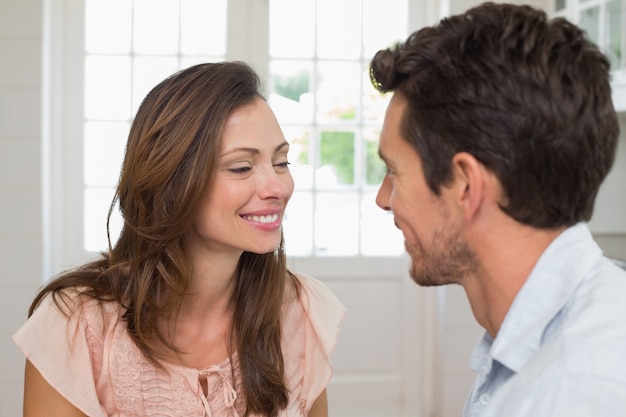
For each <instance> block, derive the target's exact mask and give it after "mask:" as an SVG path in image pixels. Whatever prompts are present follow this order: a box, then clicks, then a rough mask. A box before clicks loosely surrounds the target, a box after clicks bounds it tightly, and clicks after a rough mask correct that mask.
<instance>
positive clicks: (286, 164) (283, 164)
mask: <svg viewBox="0 0 626 417" xmlns="http://www.w3.org/2000/svg"><path fill="white" fill-rule="evenodd" d="M289 165H291V164H290V163H289V162H287V161H285V162H279V163H278V164H274V166H275V167H280V168H287V167H288V166H289Z"/></svg>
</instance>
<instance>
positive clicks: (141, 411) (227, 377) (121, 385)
mask: <svg viewBox="0 0 626 417" xmlns="http://www.w3.org/2000/svg"><path fill="white" fill-rule="evenodd" d="M121 327H122V326H119V325H118V326H117V329H116V331H115V333H118V332H123V330H122V329H121ZM119 336H120V337H116V338H115V339H116V341H115V343H112V345H111V351H110V356H109V359H108V362H109V377H110V380H111V384H112V395H113V402H114V404H115V405H114V407H113V408H114V409H117V410H118V411H120V412H121V415H122V416H124V417H126V416H128V417H130V416H159V417H190V416H208V417H239V416H240V415H242V414H243V413H244V410H245V403H244V401H242V400H241V399H239V398H238V396H237V389H238V388H240V384H239V380H240V378H239V366H238V361H237V359H236V357H234V358H233V363H234V366H233V367H232V368H231V363H230V361H229V360H225V361H223V362H222V363H220V364H217V365H211V366H209V367H207V368H206V369H203V370H201V371H199V370H197V369H193V368H186V367H183V366H177V365H169V364H166V365H165V367H166V370H165V371H163V370H160V369H158V368H156V367H155V366H154V365H152V364H151V363H150V362H148V361H147V360H146V359H145V357H144V356H143V355H142V354H141V352H140V351H139V349H138V348H137V347H136V346H135V345H134V344H133V343H132V341H131V340H130V338H128V337H124V336H123V335H119ZM233 371H234V377H235V382H234V383H233ZM203 382H206V384H205V386H206V394H205V392H204V389H203V386H202V385H203V384H202V383H203Z"/></svg>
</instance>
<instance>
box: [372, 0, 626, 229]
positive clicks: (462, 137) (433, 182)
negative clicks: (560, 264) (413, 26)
mask: <svg viewBox="0 0 626 417" xmlns="http://www.w3.org/2000/svg"><path fill="white" fill-rule="evenodd" d="M370 75H371V78H372V82H373V84H374V86H375V87H376V88H377V89H378V90H380V91H381V92H389V91H395V92H396V93H399V94H401V95H403V96H404V97H405V98H406V99H407V101H408V106H407V110H406V111H405V114H404V115H403V121H402V133H403V136H404V138H405V139H406V140H407V141H408V142H409V143H411V145H412V146H413V147H414V149H415V150H416V152H417V153H418V154H419V155H420V157H421V159H422V163H423V169H424V175H425V177H426V181H427V182H428V184H429V186H430V188H431V189H432V190H433V192H435V193H436V194H439V193H440V189H441V186H442V185H446V184H447V183H448V182H449V181H450V180H451V178H452V171H451V160H452V157H453V156H454V154H456V153H458V152H468V153H470V154H472V155H473V156H474V157H475V158H476V159H477V160H479V161H480V162H481V163H482V164H484V165H485V166H486V167H487V168H488V169H490V170H491V171H492V172H494V173H495V175H497V177H498V178H499V180H500V182H501V184H502V187H503V189H504V192H505V193H506V195H505V197H506V198H505V200H504V201H502V202H501V208H502V210H504V211H505V212H506V213H507V214H508V215H510V216H511V217H513V218H514V219H516V220H517V221H519V222H521V223H524V224H528V225H531V226H534V227H541V228H557V227H561V226H569V225H572V224H575V223H577V222H579V221H588V220H589V219H590V218H591V216H592V214H593V206H594V201H595V198H596V195H597V193H598V189H599V187H600V184H601V183H602V181H603V180H604V178H605V177H606V175H607V174H608V172H609V171H610V169H611V167H612V165H613V161H614V157H615V151H616V147H617V140H618V136H619V125H618V121H617V115H616V113H615V110H614V108H613V104H612V99H611V86H610V64H609V62H608V60H607V59H606V57H605V56H604V55H603V54H602V53H601V52H600V51H599V50H598V48H597V47H596V46H595V45H594V44H593V43H592V42H591V41H589V40H588V39H587V38H586V37H585V33H584V32H583V31H582V30H581V29H579V28H578V27H576V26H575V25H573V24H571V23H570V22H568V21H567V20H565V19H563V18H556V19H553V20H549V19H548V18H547V16H546V14H545V13H544V12H542V11H540V10H537V9H534V8H532V7H530V6H519V5H511V4H493V3H484V4H482V5H480V6H477V7H475V8H472V9H469V10H468V11H467V12H465V13H463V14H460V15H456V16H453V17H450V18H445V19H443V20H442V21H441V22H440V23H439V24H438V25H435V26H432V27H426V28H423V29H421V30H418V31H416V32H414V33H413V34H412V35H411V36H410V37H409V38H408V39H407V40H406V42H404V43H402V44H398V45H395V46H394V47H391V48H388V49H385V50H382V51H379V52H378V53H377V54H376V56H375V57H374V58H373V59H372V62H371V68H370Z"/></svg>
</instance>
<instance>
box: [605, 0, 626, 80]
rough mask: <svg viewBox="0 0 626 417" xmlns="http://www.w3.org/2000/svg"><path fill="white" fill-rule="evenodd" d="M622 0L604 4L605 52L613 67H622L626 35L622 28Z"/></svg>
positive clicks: (613, 0) (625, 30)
mask: <svg viewBox="0 0 626 417" xmlns="http://www.w3.org/2000/svg"><path fill="white" fill-rule="evenodd" d="M622 3H624V4H626V2H625V1H623V0H612V1H609V2H608V3H607V5H606V8H607V13H606V14H605V16H606V18H605V22H604V27H605V43H606V45H607V47H606V53H607V55H608V56H609V59H610V61H611V65H612V67H613V68H623V67H624V38H625V37H626V29H625V28H624V24H623V21H624V12H623V10H624V7H625V6H623V5H622Z"/></svg>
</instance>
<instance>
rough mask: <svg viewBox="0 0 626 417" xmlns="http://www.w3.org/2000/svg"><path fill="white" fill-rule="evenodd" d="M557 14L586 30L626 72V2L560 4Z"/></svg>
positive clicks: (616, 67) (615, 66) (572, 1)
mask: <svg viewBox="0 0 626 417" xmlns="http://www.w3.org/2000/svg"><path fill="white" fill-rule="evenodd" d="M554 7H555V14H556V15H558V16H564V17H566V18H568V19H569V20H571V21H572V22H574V23H576V24H578V25H579V26H580V27H581V28H583V29H584V30H585V31H586V32H587V35H588V36H589V39H591V40H592V41H593V42H594V43H596V44H597V45H598V46H599V47H600V48H601V49H602V51H603V52H604V53H605V54H606V55H607V57H608V58H609V60H610V61H611V67H612V69H614V70H623V69H625V68H626V13H625V12H624V11H625V10H626V0H556V3H555V6H554Z"/></svg>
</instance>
